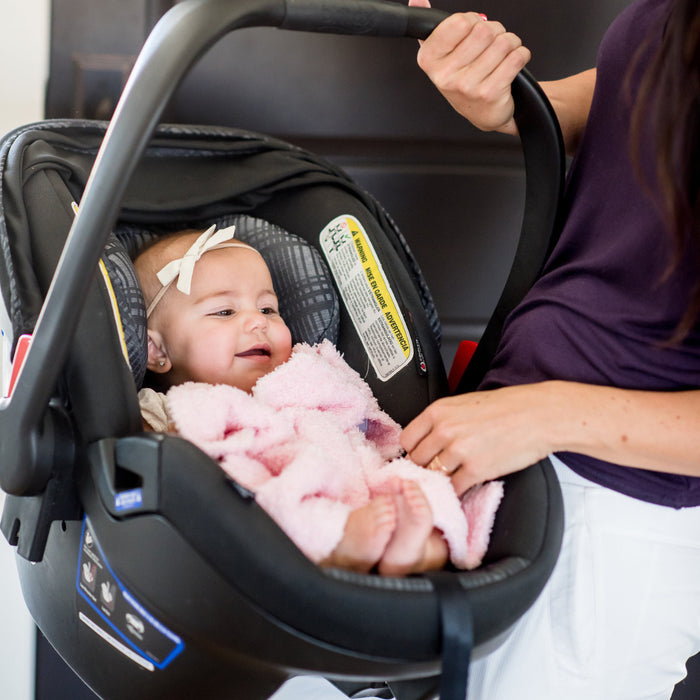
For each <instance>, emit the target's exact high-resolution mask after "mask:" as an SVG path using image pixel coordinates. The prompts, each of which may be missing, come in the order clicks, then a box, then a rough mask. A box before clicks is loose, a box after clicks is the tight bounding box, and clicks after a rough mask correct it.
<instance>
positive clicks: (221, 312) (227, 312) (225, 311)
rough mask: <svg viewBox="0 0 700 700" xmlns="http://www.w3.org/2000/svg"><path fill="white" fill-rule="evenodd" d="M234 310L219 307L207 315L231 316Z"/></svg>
mask: <svg viewBox="0 0 700 700" xmlns="http://www.w3.org/2000/svg"><path fill="white" fill-rule="evenodd" d="M235 313H236V312H235V311H234V310H233V309H219V310H218V311H214V312H212V313H210V314H209V316H215V317H217V318H225V317H227V316H233V315H234V314H235Z"/></svg>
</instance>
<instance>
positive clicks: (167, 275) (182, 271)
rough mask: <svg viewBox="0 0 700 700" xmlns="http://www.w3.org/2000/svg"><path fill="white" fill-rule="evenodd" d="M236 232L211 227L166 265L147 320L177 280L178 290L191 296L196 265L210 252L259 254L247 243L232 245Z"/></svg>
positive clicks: (159, 275)
mask: <svg viewBox="0 0 700 700" xmlns="http://www.w3.org/2000/svg"><path fill="white" fill-rule="evenodd" d="M235 230H236V227H235V226H229V227H228V228H223V229H221V230H220V231H217V230H216V226H210V227H209V228H208V229H207V230H206V231H205V232H204V233H202V234H201V235H200V236H199V237H198V238H197V240H196V241H195V242H194V243H193V244H192V245H191V246H190V247H189V248H188V249H187V252H186V253H185V254H184V255H183V256H182V257H181V258H177V259H176V260H171V261H170V262H169V263H168V264H167V265H164V266H163V267H162V268H161V269H160V270H159V271H158V272H157V273H156V275H157V277H158V281H159V282H160V283H161V284H162V285H163V286H162V288H161V289H160V290H159V291H158V293H157V294H156V295H155V296H154V297H153V301H152V302H151V303H150V305H149V307H148V309H146V318H149V317H150V315H151V314H152V313H153V309H155V308H156V305H157V304H158V302H159V301H160V300H161V299H162V298H163V295H164V294H165V293H166V292H167V291H168V289H170V287H171V286H172V284H173V282H174V281H175V280H177V285H176V287H177V289H178V290H179V291H180V292H182V293H183V294H189V293H190V291H191V288H192V275H193V274H194V266H195V263H196V262H197V261H198V260H199V259H200V258H201V257H202V255H204V253H206V252H207V251H209V250H219V249H220V248H247V249H248V250H253V251H255V252H256V253H257V251H256V250H255V248H251V247H250V246H248V245H246V244H245V243H232V242H231V239H232V238H233V236H234V232H235Z"/></svg>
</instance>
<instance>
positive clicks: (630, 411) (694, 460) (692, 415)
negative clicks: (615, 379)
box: [550, 382, 700, 476]
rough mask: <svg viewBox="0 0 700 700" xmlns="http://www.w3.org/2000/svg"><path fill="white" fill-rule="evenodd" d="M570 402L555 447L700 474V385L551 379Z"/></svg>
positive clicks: (554, 435)
mask: <svg viewBox="0 0 700 700" xmlns="http://www.w3.org/2000/svg"><path fill="white" fill-rule="evenodd" d="M550 384H551V389H552V390H553V391H554V392H556V393H558V394H559V396H558V398H557V404H558V405H559V406H560V407H562V408H563V407H564V406H568V410H567V411H566V412H564V413H562V414H561V417H560V419H559V420H557V421H554V422H553V423H552V425H551V431H550V440H551V451H552V452H563V451H567V452H579V453H582V454H587V455H589V456H591V457H597V458H598V459H603V460H605V461H607V462H613V463H615V464H621V465H624V466H630V467H639V468H642V469H651V470H653V471H660V472H668V473H673V474H686V475H689V476H700V390H694V391H677V392H651V391H633V390H626V389H615V388H609V387H600V386H590V385H586V384H576V383H572V382H551V383H550Z"/></svg>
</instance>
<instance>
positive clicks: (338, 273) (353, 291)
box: [319, 214, 413, 381]
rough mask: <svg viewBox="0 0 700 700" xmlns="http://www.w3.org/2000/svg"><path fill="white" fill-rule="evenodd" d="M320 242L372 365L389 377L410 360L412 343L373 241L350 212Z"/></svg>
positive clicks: (383, 377)
mask: <svg viewBox="0 0 700 700" xmlns="http://www.w3.org/2000/svg"><path fill="white" fill-rule="evenodd" d="M319 242H320V245H321V249H322V250H323V252H324V254H325V256H326V259H327V260H328V265H329V267H330V269H331V272H332V273H333V277H334V278H335V282H336V284H337V286H338V289H339V291H340V295H341V296H342V298H343V301H344V303H345V307H346V309H347V311H348V313H349V315H350V318H351V319H352V322H353V325H354V326H355V330H356V331H357V333H358V335H359V336H360V338H361V339H362V343H363V345H364V347H365V350H366V352H367V355H368V357H369V360H370V362H371V363H372V367H373V368H374V371H375V372H376V373H377V376H378V377H379V379H381V380H382V381H387V380H388V379H390V378H391V377H393V376H394V375H395V374H396V373H397V372H399V371H400V370H401V369H403V368H404V367H405V366H406V365H407V364H409V363H410V362H411V359H412V357H413V343H412V341H411V337H410V336H409V333H408V330H407V328H406V323H405V321H404V318H403V315H402V313H401V311H400V310H399V307H398V304H397V303H396V297H395V296H394V293H393V291H392V290H391V287H390V286H389V283H388V281H387V279H386V276H385V274H384V270H383V269H382V266H381V263H380V262H379V260H378V259H377V256H376V254H375V251H374V248H373V246H372V243H371V242H370V240H369V238H368V237H367V233H366V232H365V230H364V228H363V227H362V224H361V223H360V222H359V221H358V220H357V219H356V218H355V217H354V216H350V215H347V214H345V215H342V216H338V217H337V218H335V219H333V221H331V222H330V223H329V224H328V225H327V226H326V227H325V228H324V229H323V231H321V235H320V237H319Z"/></svg>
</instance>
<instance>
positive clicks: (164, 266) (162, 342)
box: [135, 227, 466, 576]
mask: <svg viewBox="0 0 700 700" xmlns="http://www.w3.org/2000/svg"><path fill="white" fill-rule="evenodd" d="M135 266H136V271H137V274H138V276H139V280H140V282H141V285H142V288H143V292H144V297H145V301H146V305H147V317H148V369H149V370H150V371H151V372H152V377H153V378H154V379H155V382H154V384H155V386H157V388H158V389H160V390H161V392H164V391H166V390H168V389H169V388H170V387H174V386H180V385H185V384H186V383H190V382H199V383H206V384H208V385H224V386H225V387H235V389H237V390H242V391H243V392H246V393H248V394H250V393H253V395H254V394H255V387H256V384H257V382H258V380H260V379H261V378H263V377H267V376H268V375H270V373H272V372H273V370H275V369H277V368H279V367H281V366H282V365H285V370H286V369H287V367H291V365H292V363H293V362H294V359H292V360H290V358H291V357H292V355H293V348H292V340H291V334H290V331H289V329H288V327H287V326H286V324H285V322H284V321H283V319H282V318H281V316H280V314H279V309H278V301H277V296H276V294H275V291H274V289H273V285H272V280H271V277H270V272H269V270H268V267H267V265H266V263H265V261H264V259H263V258H262V256H261V255H260V254H259V253H258V252H257V251H256V250H255V249H253V248H251V247H250V246H248V245H246V244H245V243H242V242H240V241H236V240H234V239H233V229H232V228H229V229H224V230H221V231H215V229H214V227H212V228H210V229H208V230H207V231H205V232H204V233H201V232H198V231H184V232H180V233H177V234H174V235H171V236H167V237H165V238H162V239H159V240H158V241H157V242H156V243H155V244H153V245H152V246H150V247H148V248H147V249H146V250H144V251H143V252H142V253H141V254H140V255H139V256H138V258H137V259H136V261H135ZM326 345H330V344H328V343H326ZM305 347H306V349H307V350H309V351H310V352H312V353H313V352H314V351H313V350H312V349H310V348H308V346H305ZM331 347H332V346H331ZM333 352H335V353H336V355H337V352H336V351H335V350H333ZM294 353H296V349H295V350H294ZM326 356H327V357H328V358H329V359H328V360H325V359H324V361H328V362H330V364H331V365H332V364H338V363H339V362H342V363H343V365H344V367H343V368H340V371H341V372H346V373H348V372H349V373H352V374H353V375H356V373H354V371H353V370H351V369H350V368H349V367H347V365H346V364H345V363H344V361H342V360H341V359H340V356H339V355H337V358H336V357H331V356H330V355H328V352H320V351H319V352H318V353H317V359H318V358H322V357H324V358H325V357H326ZM288 361H289V363H288ZM285 363H288V364H285ZM277 374H279V372H278V373H277ZM329 376H330V375H329ZM266 381H267V380H266ZM305 381H306V382H312V381H313V377H308V378H305ZM351 382H361V383H362V384H363V385H364V387H365V388H367V391H368V387H366V385H365V384H364V382H362V380H361V379H360V378H359V375H356V377H355V378H354V379H352V380H351ZM261 384H262V383H261ZM188 386H189V385H188ZM368 393H370V394H371V392H369V391H368ZM231 395H232V396H233V399H234V401H235V400H236V396H238V397H240V398H241V399H245V397H243V396H241V395H240V394H236V392H235V391H234V392H233V393H232V394H231ZM139 398H140V401H141V406H142V413H143V415H144V422H145V424H146V427H148V428H150V429H156V430H171V431H172V430H176V431H178V432H182V431H181V430H180V428H181V426H180V425H179V424H178V421H177V420H175V424H174V425H173V417H172V416H171V415H170V413H169V411H168V405H169V404H168V401H167V399H166V397H165V396H164V394H163V393H158V392H154V391H153V390H151V389H145V390H142V391H141V392H140V394H139ZM371 399H372V401H374V402H375V404H376V400H374V397H371ZM245 400H251V401H252V400H253V397H250V399H245ZM250 409H251V410H250V411H248V412H254V409H253V406H252V405H250ZM376 410H377V411H379V408H378V406H377V407H376ZM383 415H386V414H383ZM386 420H387V421H389V422H391V423H392V424H393V421H391V419H390V418H389V417H388V416H386ZM394 425H395V424H394ZM227 430H228V429H227ZM353 430H354V428H353ZM398 430H400V428H399V427H398V426H397V425H396V433H395V434H396V436H398ZM354 433H357V435H355V434H354ZM354 433H353V435H352V440H353V441H355V442H354V444H358V445H359V444H360V443H358V442H357V441H358V440H361V441H363V443H365V442H367V441H368V437H369V436H367V437H366V436H364V435H362V434H361V433H360V431H359V430H354ZM183 436H185V437H188V435H186V434H184V433H183ZM395 442H396V444H397V445H398V440H396V441H395ZM359 449H360V451H361V450H362V449H364V447H363V446H361V447H360V448H359ZM400 461H403V462H407V460H400ZM410 466H411V468H415V469H418V470H419V471H420V472H421V473H426V472H425V470H422V469H420V468H419V467H416V466H415V465H412V464H411V465H410ZM400 474H401V472H399V475H397V476H393V477H391V478H389V479H388V480H387V481H385V482H384V483H383V484H382V488H380V489H374V490H373V491H372V489H370V490H369V491H368V497H367V498H366V499H365V502H362V503H361V504H360V505H358V506H357V507H354V508H353V509H352V510H350V512H349V513H348V514H347V517H346V518H344V521H343V522H344V527H343V528H342V533H341V535H340V537H339V540H338V542H337V544H336V546H334V548H333V549H332V551H330V552H329V553H327V554H326V555H324V556H322V557H316V558H315V560H316V561H317V562H318V563H321V564H323V565H328V566H338V567H342V568H347V569H351V570H355V571H359V572H368V571H370V570H372V569H373V568H374V567H376V568H377V570H378V571H379V573H380V574H383V575H391V576H397V575H405V574H409V573H417V572H420V571H425V570H428V569H435V568H441V567H443V566H444V564H445V563H446V561H447V559H448V556H449V548H448V544H447V542H446V541H445V539H444V537H443V533H442V532H441V531H440V530H438V529H436V527H434V518H433V509H431V506H430V503H429V501H428V499H427V498H426V495H425V493H424V492H423V490H422V489H421V487H420V486H419V484H418V483H417V481H416V480H414V479H409V478H402V477H401V476H400ZM430 475H431V478H432V477H437V476H438V475H437V474H432V473H431V474H430ZM447 483H449V481H447ZM244 485H246V484H245V483H244ZM353 488H354V487H353ZM254 490H256V493H257V489H255V486H254ZM455 498H456V496H455ZM261 505H263V507H265V504H264V503H262V504H261ZM271 515H273V517H274V513H271ZM299 517H301V516H298V517H297V520H298V519H299ZM302 519H303V518H302ZM278 522H280V520H279V519H278ZM304 525H306V523H304ZM465 527H466V526H465ZM292 529H293V528H292ZM465 532H466V530H465ZM288 534H290V532H289V531H288ZM290 537H292V539H295V538H294V536H293V535H292V534H290ZM301 548H302V551H306V550H304V547H303V546H302V547H301ZM306 553H307V554H309V556H312V554H310V553H309V552H308V551H306ZM312 558H314V557H313V556H312Z"/></svg>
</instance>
